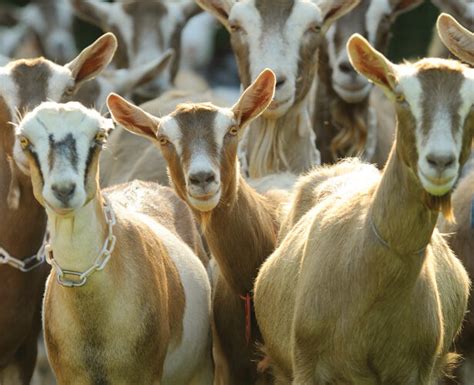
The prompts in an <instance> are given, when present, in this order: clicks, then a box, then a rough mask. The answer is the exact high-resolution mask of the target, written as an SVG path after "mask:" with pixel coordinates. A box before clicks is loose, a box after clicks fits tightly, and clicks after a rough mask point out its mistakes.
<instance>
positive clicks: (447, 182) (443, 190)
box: [419, 170, 456, 196]
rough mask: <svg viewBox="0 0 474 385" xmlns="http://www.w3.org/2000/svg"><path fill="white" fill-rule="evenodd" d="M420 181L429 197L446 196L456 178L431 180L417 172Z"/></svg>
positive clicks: (422, 173) (420, 171) (421, 172)
mask: <svg viewBox="0 0 474 385" xmlns="http://www.w3.org/2000/svg"><path fill="white" fill-rule="evenodd" d="M419 177H420V181H421V183H422V185H423V187H424V188H425V190H427V191H428V192H429V193H430V194H431V195H435V196H442V195H445V194H447V193H448V192H449V191H450V190H451V189H452V187H453V185H454V182H455V181H456V177H454V176H453V177H449V178H432V177H430V176H428V175H426V174H425V173H424V172H423V171H422V170H419Z"/></svg>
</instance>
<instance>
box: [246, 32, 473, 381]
mask: <svg viewBox="0 0 474 385" xmlns="http://www.w3.org/2000/svg"><path fill="white" fill-rule="evenodd" d="M348 49H349V55H350V57H351V60H352V63H353V64H354V67H355V68H356V69H357V70H358V71H360V72H361V73H363V74H364V75H365V76H367V77H368V78H369V79H370V80H372V81H374V82H375V83H376V84H377V85H378V86H381V87H383V88H384V89H385V90H386V92H387V93H388V95H389V96H390V97H391V99H392V101H393V102H394V103H396V109H397V116H398V119H397V120H398V129H397V139H396V142H395V144H394V146H393V148H392V152H391V155H390V157H389V160H388V162H387V165H386V167H385V168H384V170H383V173H382V175H379V173H378V172H377V171H376V170H375V169H374V168H372V167H371V166H368V165H363V164H359V163H358V162H357V161H345V162H342V163H341V164H338V165H335V166H333V167H330V168H316V169H315V170H313V171H312V172H311V173H309V174H308V175H307V176H306V177H305V178H304V179H302V180H301V183H300V184H299V185H298V186H297V190H296V193H295V196H294V200H293V202H292V204H291V207H290V213H289V215H288V218H289V219H288V221H289V223H287V224H286V225H284V226H283V227H282V231H281V233H280V236H281V238H282V239H281V241H280V242H279V246H278V247H277V249H276V250H275V252H274V253H273V254H272V255H271V256H270V257H269V258H268V259H267V261H266V262H265V263H264V264H263V266H262V267H261V269H260V272H259V274H258V277H257V280H256V284H255V289H254V292H255V297H254V299H255V310H256V316H257V320H258V323H259V325H260V328H261V331H262V335H263V337H264V341H265V351H266V352H267V353H268V354H269V356H270V360H271V362H272V368H273V370H274V373H275V375H276V376H277V377H278V379H279V381H280V382H278V380H277V383H282V384H283V383H293V384H305V383H318V382H320V383H341V384H342V383H344V384H345V383H371V382H373V383H383V384H385V383H386V384H390V385H393V384H400V385H402V384H403V385H407V384H410V385H412V384H413V385H415V384H416V385H431V384H433V383H436V381H437V380H438V379H439V378H441V376H442V374H443V372H444V370H445V369H446V368H447V366H448V365H449V364H450V363H452V362H453V361H455V359H456V355H453V354H452V353H450V350H451V349H452V342H453V340H454V338H455V337H456V335H457V334H458V332H459V330H460V327H461V324H462V320H463V317H464V314H465V310H466V305H467V300H468V293H469V286H470V281H469V278H468V275H467V274H466V271H465V269H464V267H463V266H462V264H461V263H460V262H459V260H458V259H457V258H456V257H455V256H454V254H453V252H452V251H451V250H450V248H449V247H448V244H447V242H446V240H445V238H444V237H443V236H441V235H440V234H439V232H438V231H437V229H436V228H435V225H436V222H437V219H438V216H439V212H438V209H439V207H435V208H433V207H428V206H427V202H426V198H425V194H426V190H425V187H424V185H423V184H422V183H421V181H420V180H419V178H418V176H417V170H418V154H419V153H421V150H423V145H425V142H426V138H427V137H429V135H430V129H431V122H432V121H431V120H430V116H431V115H430V111H429V110H426V108H425V107H426V106H425V104H424V103H423V98H419V96H420V93H419V91H420V90H422V91H423V92H422V93H421V95H425V96H426V97H429V98H431V99H430V100H431V101H432V102H433V105H434V106H436V108H437V109H438V110H440V109H441V110H442V109H443V108H444V107H448V106H449V107H450V108H451V110H450V111H454V112H453V114H457V115H458V116H459V120H458V122H457V124H453V126H452V127H449V128H448V130H444V131H443V132H444V134H443V135H444V140H445V141H447V142H450V141H455V140H456V139H455V137H456V136H458V135H457V132H458V131H460V132H461V135H460V137H462V143H461V144H460V145H459V146H458V147H457V153H456V156H457V157H458V161H459V167H461V166H462V165H463V164H464V162H465V161H466V159H467V156H468V154H469V151H470V147H471V140H472V133H473V131H472V124H473V112H472V108H471V107H472V105H473V103H474V97H472V96H471V95H470V94H469V93H463V92H462V88H463V85H468V84H470V83H469V82H471V81H472V80H471V79H470V75H469V74H470V71H471V70H470V69H469V68H467V67H466V66H463V65H461V64H460V63H457V62H446V61H437V60H423V61H421V62H417V63H414V64H409V63H406V64H404V65H403V66H394V65H393V64H391V63H390V62H388V60H386V59H385V58H384V57H383V55H381V54H380V53H378V52H377V51H375V50H374V49H373V48H372V47H371V46H370V44H369V43H368V42H367V41H366V40H365V39H363V38H362V37H361V36H355V37H353V38H352V39H351V40H350V42H349V45H348ZM424 74H427V75H424ZM408 79H410V82H409V81H408ZM417 79H418V86H419V87H417V83H416V80H417ZM414 80H415V81H414ZM405 81H406V83H405ZM451 82H452V83H455V84H457V87H453V88H447V89H445V93H444V94H443V93H440V92H439V89H438V87H439V86H440V85H441V84H442V85H443V87H444V86H446V84H449V83H451ZM457 82H458V83H457ZM410 87H412V88H410ZM401 94H403V96H404V97H401V96H400V95H401ZM415 95H418V98H417V97H414V96H415ZM412 97H414V99H413V98H412ZM395 100H397V102H395ZM466 105H467V107H466ZM418 118H420V119H421V121H419V120H417V119H418ZM435 123H437V122H435ZM422 127H423V129H422ZM451 129H452V132H451V131H450V130H451ZM453 133H454V134H453ZM418 138H421V140H420V141H419V142H420V144H418V143H417V139H418ZM427 143H428V144H427V145H430V144H429V143H430V142H429V141H428V142H427ZM436 148H437V147H436V146H433V147H432V149H433V150H436ZM448 168H449V167H448ZM457 172H460V170H459V169H457ZM437 205H441V206H442V204H441V203H439V202H438V203H437ZM290 288H291V289H290ZM415 347H416V348H415ZM291 381H293V382H291Z"/></svg>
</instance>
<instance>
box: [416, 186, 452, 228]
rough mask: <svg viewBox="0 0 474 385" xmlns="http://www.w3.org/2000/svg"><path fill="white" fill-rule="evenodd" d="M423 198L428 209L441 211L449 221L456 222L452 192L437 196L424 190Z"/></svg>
mask: <svg viewBox="0 0 474 385" xmlns="http://www.w3.org/2000/svg"><path fill="white" fill-rule="evenodd" d="M423 200H424V202H425V205H426V206H427V207H428V209H430V210H432V211H438V212H440V213H441V214H443V216H444V218H445V219H446V221H448V222H449V223H454V222H455V218H454V213H453V206H452V202H451V192H448V193H447V194H445V195H442V196H435V195H432V194H430V193H428V192H427V191H424V197H423Z"/></svg>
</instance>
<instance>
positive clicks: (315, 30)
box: [306, 24, 321, 33]
mask: <svg viewBox="0 0 474 385" xmlns="http://www.w3.org/2000/svg"><path fill="white" fill-rule="evenodd" d="M306 32H309V33H320V32H321V26H320V25H319V24H312V25H310V26H309V28H308V29H307V30H306Z"/></svg>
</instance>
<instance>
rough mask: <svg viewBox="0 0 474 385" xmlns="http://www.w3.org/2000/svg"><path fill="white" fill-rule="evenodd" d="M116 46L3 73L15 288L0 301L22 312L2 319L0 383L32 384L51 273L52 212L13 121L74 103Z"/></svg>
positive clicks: (5, 226) (7, 212)
mask: <svg viewBox="0 0 474 385" xmlns="http://www.w3.org/2000/svg"><path fill="white" fill-rule="evenodd" d="M116 47H117V42H116V39H115V38H114V36H113V35H112V34H106V35H104V36H102V37H101V38H99V39H98V40H97V41H96V42H95V43H93V44H92V45H91V46H89V47H87V48H86V49H84V51H82V52H81V53H80V54H79V55H78V56H77V57H76V58H75V59H74V60H72V61H71V62H70V63H68V64H66V65H65V66H60V65H58V64H55V63H53V62H51V61H49V60H46V59H44V58H38V59H31V60H17V61H13V62H11V63H9V64H8V65H7V66H5V67H0V130H1V132H2V135H1V136H0V218H2V220H1V221H0V262H1V263H2V264H1V265H0V276H1V280H2V281H4V282H9V284H8V285H3V286H2V287H1V288H0V296H1V298H2V306H5V307H6V308H10V309H14V308H15V309H17V311H14V312H3V313H2V317H1V318H0V328H1V329H2V330H8V333H0V380H1V381H4V382H5V383H8V384H10V383H15V384H16V383H18V381H20V380H21V381H22V382H21V383H22V384H28V383H29V381H30V378H31V374H32V371H33V368H34V366H35V361H36V345H37V340H38V334H39V331H40V329H41V327H40V309H41V299H42V297H43V291H44V282H45V280H46V275H47V270H46V269H44V268H43V266H45V265H44V264H43V265H41V264H40V265H39V266H36V268H35V265H37V264H38V262H40V261H41V258H36V256H37V255H40V254H41V253H40V252H39V251H38V250H40V247H41V244H42V242H43V240H44V237H45V228H46V214H45V212H44V210H43V209H42V207H41V206H40V205H39V204H38V202H37V201H36V200H35V198H34V196H33V191H32V185H31V180H30V177H29V176H28V170H25V169H23V168H22V164H21V163H17V162H16V161H15V159H14V152H15V149H16V150H17V151H18V150H19V145H18V143H17V141H16V140H15V135H14V127H13V125H12V123H14V124H15V123H18V121H19V120H18V119H19V117H20V115H22V114H24V113H26V112H27V111H30V110H32V109H33V108H35V107H36V106H37V105H39V104H40V103H41V102H43V101H46V100H54V101H61V100H64V99H65V98H69V97H70V95H71V94H74V92H76V91H77V90H78V89H79V88H80V87H81V86H82V85H83V84H84V83H86V82H87V81H88V80H90V79H91V78H93V77H94V76H96V75H97V74H98V73H100V71H102V69H103V68H104V67H106V66H107V65H108V64H109V62H110V61H111V59H112V56H113V54H114V52H115V49H116ZM18 229H22V231H19V230H18ZM19 304H24V305H22V306H20V307H19V306H18V305H19ZM25 352H27V353H25ZM19 379H20V380H19ZM10 381H12V382H10Z"/></svg>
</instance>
